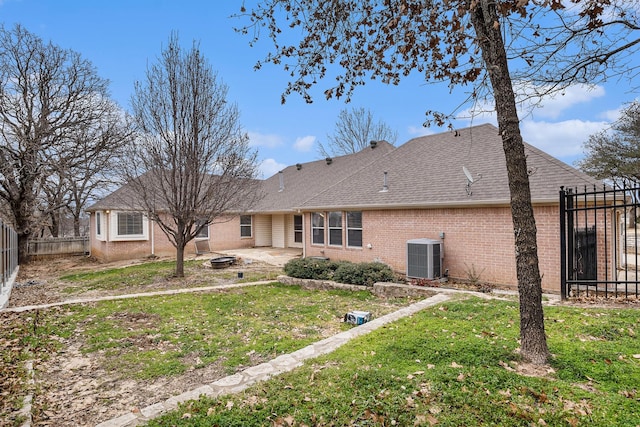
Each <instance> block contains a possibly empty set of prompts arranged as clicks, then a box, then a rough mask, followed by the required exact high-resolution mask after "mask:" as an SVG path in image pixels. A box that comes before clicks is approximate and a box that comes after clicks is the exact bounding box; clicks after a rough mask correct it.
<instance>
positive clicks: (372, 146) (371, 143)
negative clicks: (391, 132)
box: [369, 140, 378, 149]
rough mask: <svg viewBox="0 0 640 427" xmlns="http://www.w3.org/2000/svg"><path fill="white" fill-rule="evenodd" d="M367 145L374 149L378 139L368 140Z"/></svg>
mask: <svg viewBox="0 0 640 427" xmlns="http://www.w3.org/2000/svg"><path fill="white" fill-rule="evenodd" d="M369 145H370V146H371V149H374V148H376V147H377V146H378V141H373V140H371V142H369Z"/></svg>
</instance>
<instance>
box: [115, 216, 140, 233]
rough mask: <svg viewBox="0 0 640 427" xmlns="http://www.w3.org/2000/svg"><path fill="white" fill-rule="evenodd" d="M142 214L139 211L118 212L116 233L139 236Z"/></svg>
mask: <svg viewBox="0 0 640 427" xmlns="http://www.w3.org/2000/svg"><path fill="white" fill-rule="evenodd" d="M142 230H143V229H142V214H141V213H140V212H118V235H119V236H139V235H141V234H142V232H143V231H142Z"/></svg>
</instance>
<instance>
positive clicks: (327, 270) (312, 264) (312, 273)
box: [284, 257, 341, 280]
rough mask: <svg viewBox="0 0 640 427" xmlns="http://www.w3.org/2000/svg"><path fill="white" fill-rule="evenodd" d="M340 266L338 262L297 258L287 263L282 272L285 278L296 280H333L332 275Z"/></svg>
mask: <svg viewBox="0 0 640 427" xmlns="http://www.w3.org/2000/svg"><path fill="white" fill-rule="evenodd" d="M340 264H341V263H340V262H334V261H327V260H323V259H318V258H313V257H309V258H298V259H292V260H291V261H289V262H287V263H286V264H285V266H284V272H285V273H286V274H287V276H291V277H297V278H298V279H316V280H333V273H334V272H335V271H336V269H337V268H338V267H339V266H340Z"/></svg>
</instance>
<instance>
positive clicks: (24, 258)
mask: <svg viewBox="0 0 640 427" xmlns="http://www.w3.org/2000/svg"><path fill="white" fill-rule="evenodd" d="M16 234H17V235H18V264H20V265H23V264H27V263H28V262H29V261H30V260H31V257H30V256H29V237H31V233H29V232H19V231H16Z"/></svg>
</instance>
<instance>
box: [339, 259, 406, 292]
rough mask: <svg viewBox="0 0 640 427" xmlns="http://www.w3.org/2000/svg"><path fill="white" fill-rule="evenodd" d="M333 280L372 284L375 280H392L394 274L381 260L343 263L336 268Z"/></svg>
mask: <svg viewBox="0 0 640 427" xmlns="http://www.w3.org/2000/svg"><path fill="white" fill-rule="evenodd" d="M333 280H335V281H336V282H340V283H349V284H352V285H364V286H373V284H374V283H376V282H393V281H395V274H394V273H393V271H392V270H391V268H390V267H389V266H388V265H386V264H383V263H381V262H366V263H360V264H353V263H344V264H342V265H341V266H340V267H338V269H337V270H336V272H335V274H334V277H333Z"/></svg>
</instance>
